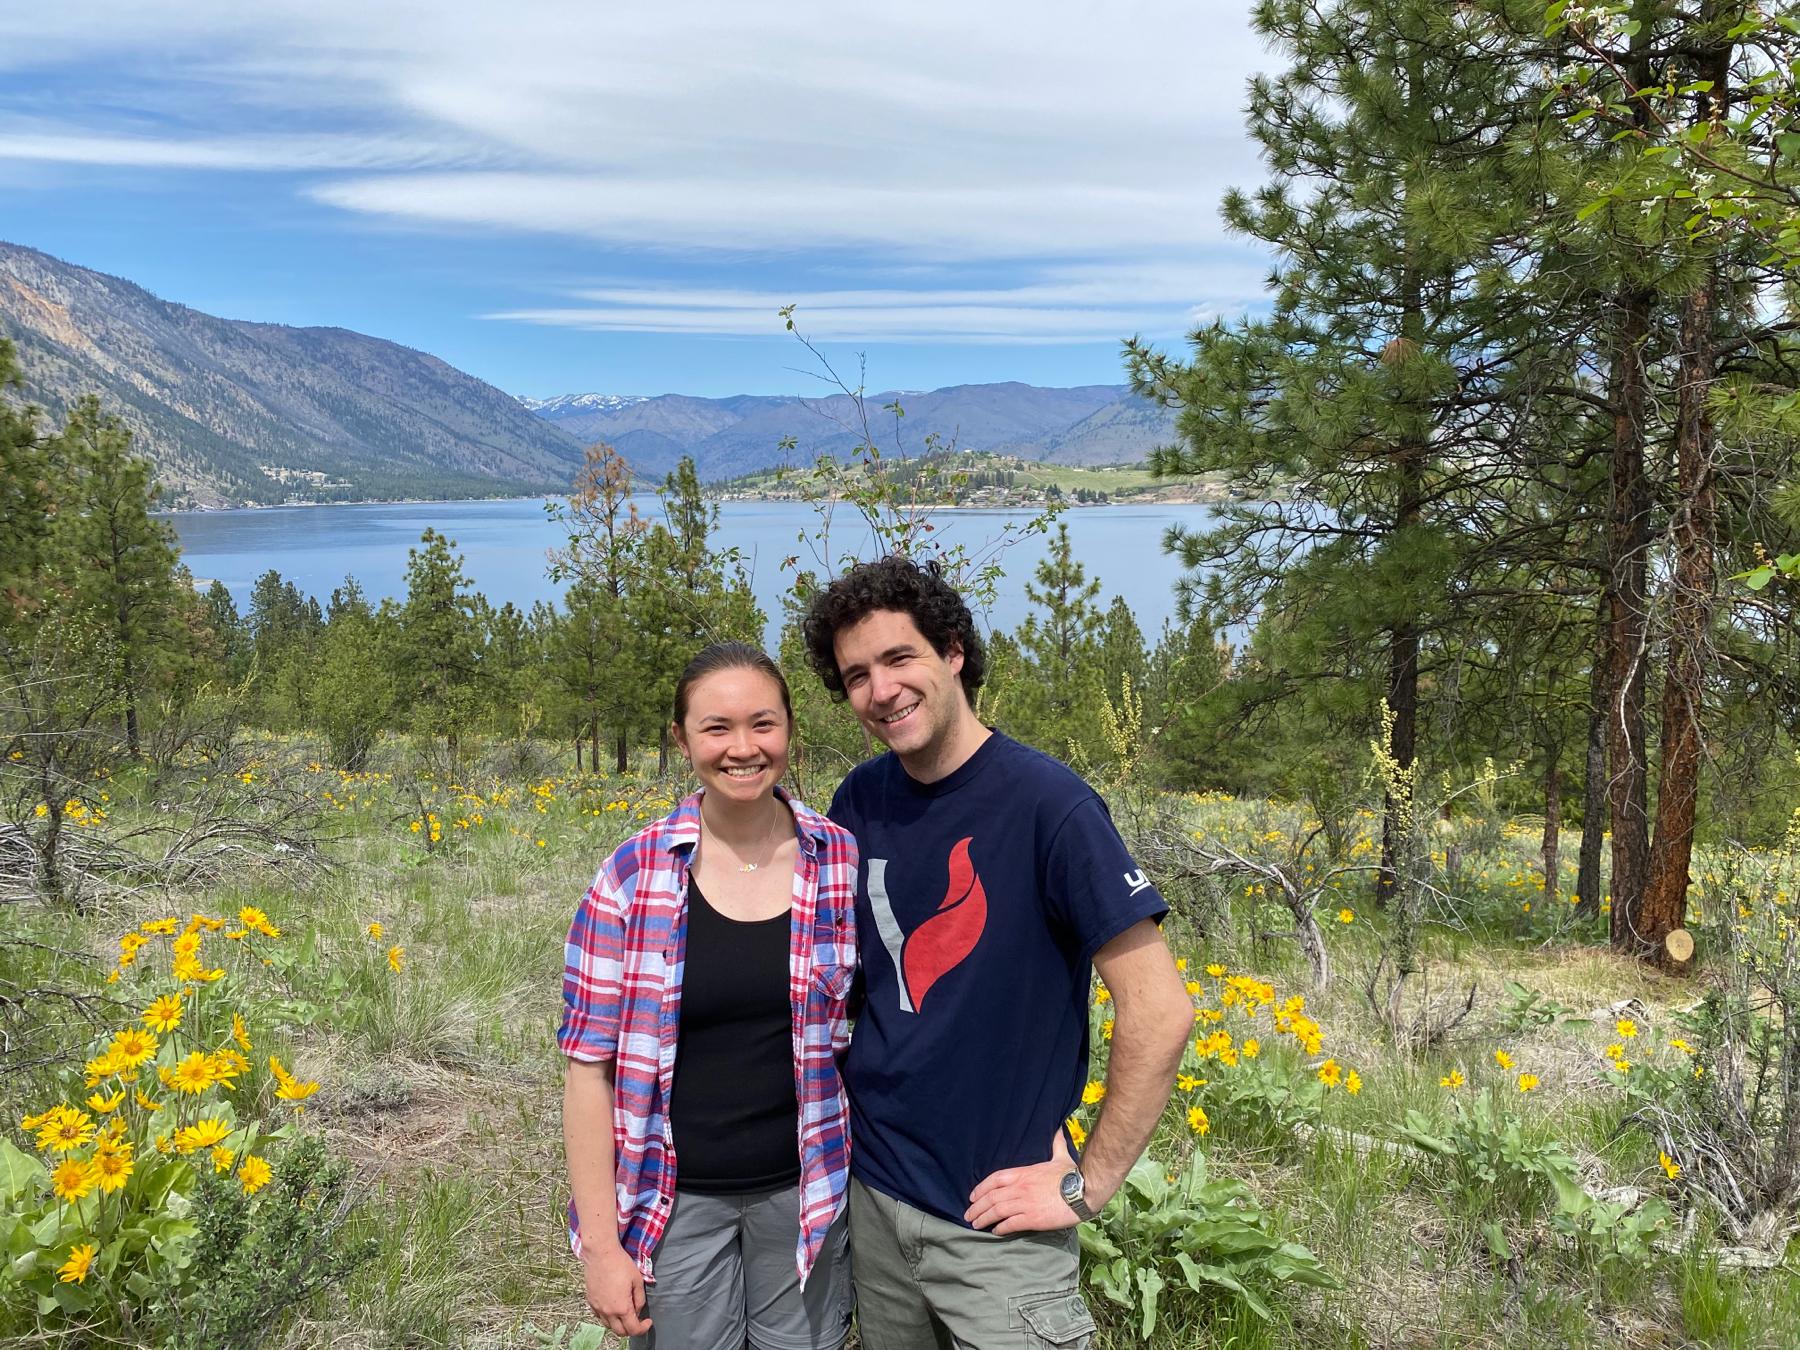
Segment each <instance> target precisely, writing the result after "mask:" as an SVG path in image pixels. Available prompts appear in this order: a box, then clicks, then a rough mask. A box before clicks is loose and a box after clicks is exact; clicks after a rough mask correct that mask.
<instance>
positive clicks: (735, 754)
mask: <svg viewBox="0 0 1800 1350" xmlns="http://www.w3.org/2000/svg"><path fill="white" fill-rule="evenodd" d="M789 730H790V728H789V726H788V716H787V711H786V709H785V708H784V707H783V706H782V702H781V686H780V685H778V684H776V683H775V681H774V680H772V679H770V678H769V676H768V675H766V674H764V673H763V672H762V671H760V670H753V669H751V668H749V667H747V666H738V667H733V668H731V669H727V670H715V671H714V672H713V673H712V674H710V675H703V676H701V677H700V678H699V679H698V680H696V681H694V683H693V685H692V686H691V687H690V688H689V689H688V706H687V717H686V718H685V719H684V720H683V721H682V722H681V723H680V724H679V725H677V726H676V727H675V728H674V731H675V743H676V744H677V745H678V746H680V748H681V753H682V754H684V755H686V756H687V757H688V761H689V763H691V764H692V765H693V766H694V773H695V775H696V776H697V777H698V778H699V779H700V786H701V787H703V788H705V789H706V791H708V792H709V793H717V794H718V795H719V796H720V797H723V798H726V799H728V800H731V801H740V802H750V801H755V800H756V799H757V798H758V797H763V796H767V795H768V794H769V793H771V792H773V791H774V790H775V784H776V783H778V782H780V781H781V776H782V775H783V774H785V773H786V772H787V766H788V732H789Z"/></svg>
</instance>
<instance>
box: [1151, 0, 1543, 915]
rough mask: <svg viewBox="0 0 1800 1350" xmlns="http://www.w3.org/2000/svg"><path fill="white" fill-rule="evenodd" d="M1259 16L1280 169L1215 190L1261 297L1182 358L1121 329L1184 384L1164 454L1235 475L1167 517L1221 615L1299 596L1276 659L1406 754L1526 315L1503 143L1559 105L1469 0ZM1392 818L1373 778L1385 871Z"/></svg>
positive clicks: (1271, 153)
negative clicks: (1213, 580)
mask: <svg viewBox="0 0 1800 1350" xmlns="http://www.w3.org/2000/svg"><path fill="white" fill-rule="evenodd" d="M1254 21H1255V25H1256V28H1257V31H1258V32H1259V34H1261V35H1262V36H1263V37H1264V39H1265V40H1266V41H1268V42H1269V43H1271V44H1272V45H1273V46H1275V47H1276V48H1277V49H1278V50H1280V51H1281V52H1282V53H1283V54H1284V55H1285V56H1286V58H1287V62H1288V65H1287V69H1286V70H1285V71H1283V72H1282V73H1281V74H1279V75H1274V76H1265V77H1259V78H1258V79H1256V80H1255V81H1253V83H1252V86H1251V91H1250V101H1249V128H1250V132H1251V135H1252V136H1253V137H1254V138H1255V139H1256V140H1257V141H1258V142H1259V143H1260V144H1261V146H1262V147H1263V151H1264V156H1265V158H1266V159H1267V161H1268V163H1269V165H1270V168H1271V180H1270V181H1269V182H1268V183H1267V184H1265V185H1264V186H1263V187H1261V188H1259V189H1257V190H1256V191H1255V192H1254V193H1242V192H1232V193H1230V194H1229V195H1228V196H1227V198H1226V201H1225V205H1224V214H1225V218H1226V221H1227V223H1228V224H1229V225H1230V226H1231V227H1232V228H1233V229H1234V230H1236V231H1237V232H1239V233H1241V234H1244V235H1247V236H1249V237H1250V238H1253V239H1257V240H1260V241H1262V242H1264V243H1266V244H1267V245H1269V246H1270V248H1271V249H1272V250H1273V251H1274V253H1275V255H1276V259H1277V261H1276V265H1275V272H1274V276H1273V282H1274V305H1273V311H1272V313H1271V314H1270V316H1269V317H1268V318H1267V319H1259V320H1254V321H1247V322H1244V323H1241V324H1238V325H1236V326H1227V325H1224V324H1217V325H1215V326H1213V327H1212V328H1210V329H1206V330H1203V331H1201V332H1199V333H1197V334H1196V335H1195V337H1194V340H1193V352H1192V356H1191V359H1190V360H1189V361H1188V362H1187V363H1185V364H1183V363H1177V362H1173V361H1171V360H1169V359H1168V358H1166V357H1164V356H1162V355H1161V354H1159V353H1157V352H1155V351H1153V350H1152V349H1150V348H1148V347H1147V346H1146V345H1145V344H1143V343H1141V342H1137V341H1135V340H1134V341H1133V342H1131V343H1130V344H1128V346H1127V356H1128V364H1129V367H1130V370H1131V373H1132V379H1133V383H1134V385H1135V387H1136V388H1137V389H1138V390H1139V391H1140V392H1144V393H1147V394H1150V395H1152V396H1153V397H1158V398H1160V399H1162V400H1163V401H1164V402H1166V403H1169V404H1172V405H1174V406H1177V407H1179V408H1180V409H1181V413H1180V416H1179V421H1178V429H1179V432H1180V435H1181V440H1182V443H1181V445H1179V446H1178V447H1176V448H1174V449H1172V450H1169V451H1166V452H1162V453H1159V455H1158V456H1157V458H1156V460H1155V461H1154V467H1155V468H1156V470H1157V471H1158V472H1159V473H1164V474H1194V473H1201V472H1221V473H1223V474H1224V475H1225V476H1226V479H1227V483H1228V485H1229V487H1230V488H1231V489H1232V490H1233V493H1232V495H1233V497H1234V498H1235V499H1236V500H1234V501H1232V502H1228V503H1227V504H1225V505H1224V506H1223V507H1222V508H1221V511H1220V518H1219V520H1218V524H1217V526H1216V528H1213V529H1211V530H1208V531H1206V532H1204V533H1200V534H1180V535H1178V536H1177V538H1176V540H1175V541H1174V542H1175V544H1176V549H1177V551H1178V552H1179V554H1180V555H1181V557H1182V559H1183V562H1184V563H1185V564H1186V565H1188V566H1189V567H1198V566H1201V565H1204V564H1208V563H1214V564H1217V567H1218V573H1217V574H1218V577H1219V582H1220V587H1219V594H1218V596H1217V597H1216V598H1217V599H1218V600H1219V601H1220V602H1221V608H1222V612H1223V613H1224V614H1225V615H1227V616H1229V617H1233V618H1245V617H1248V616H1249V615H1251V614H1252V613H1254V612H1255V610H1256V608H1257V607H1258V606H1260V605H1263V604H1275V605H1279V606H1280V607H1282V608H1283V609H1284V610H1286V611H1288V612H1289V613H1294V614H1299V615H1301V616H1303V618H1304V622H1303V623H1302V624H1299V625H1297V626H1295V627H1293V628H1288V629H1282V630H1277V631H1274V632H1272V633H1271V634H1270V637H1271V638H1272V639H1274V638H1279V639H1282V640H1283V641H1284V642H1285V644H1286V646H1287V650H1286V651H1285V652H1284V653H1282V654H1281V655H1280V658H1279V659H1281V660H1282V661H1283V663H1284V664H1289V665H1290V668H1291V669H1294V671H1295V673H1296V674H1298V675H1299V676H1300V677H1301V678H1302V680H1303V681H1313V680H1318V679H1333V680H1339V681H1348V682H1349V683H1350V685H1351V686H1352V687H1353V688H1355V690H1356V692H1357V697H1358V700H1359V701H1360V702H1362V703H1363V705H1364V707H1365V708H1367V709H1370V710H1373V708H1374V707H1375V706H1376V705H1377V704H1378V703H1379V702H1380V701H1382V700H1385V701H1386V703H1387V704H1388V706H1389V707H1390V708H1391V709H1392V710H1393V714H1394V718H1393V730H1392V737H1393V743H1392V745H1391V747H1390V749H1391V751H1392V753H1393V755H1394V757H1395V758H1396V760H1397V761H1398V762H1399V763H1400V764H1401V765H1402V766H1404V767H1409V768H1410V766H1411V765H1412V764H1413V762H1414V760H1415V758H1416V756H1417V754H1418V749H1419V746H1418V737H1419V728H1420V726H1421V724H1422V719H1421V714H1420V706H1421V700H1422V697H1425V696H1428V695H1429V694H1430V693H1432V692H1433V690H1434V689H1435V687H1436V676H1437V670H1438V668H1439V667H1440V666H1441V665H1443V664H1444V663H1445V662H1446V661H1448V660H1453V659H1454V656H1453V655H1452V652H1453V651H1454V649H1455V648H1456V647H1457V645H1458V640H1457V637H1456V634H1455V631H1454V629H1455V624H1456V618H1457V616H1456V606H1455V603H1454V601H1455V597H1454V590H1453V578H1454V577H1455V575H1456V573H1457V571H1458V569H1459V567H1460V566H1461V565H1462V562H1463V560H1464V557H1465V554H1466V549H1467V545H1468V541H1469V537H1470V536H1471V534H1474V533H1478V532H1479V531H1480V530H1481V528H1482V520H1483V517H1484V515H1486V514H1487V513H1488V510H1489V505H1490V503H1489V501H1488V500H1487V492H1486V491H1484V489H1483V486H1482V485H1483V484H1484V483H1486V482H1490V481H1491V464H1492V462H1493V459H1494V457H1495V456H1497V455H1499V454H1500V453H1502V452H1503V450H1504V445H1505V433H1506V422H1507V418H1506V413H1507V410H1508V407H1509V399H1510V396H1511V389H1510V387H1509V380H1508V378H1507V377H1508V374H1509V372H1510V370H1511V368H1512V367H1511V363H1510V360H1509V358H1510V357H1511V356H1512V355H1513V354H1514V352H1515V349H1516V348H1517V347H1518V346H1519V344H1518V343H1517V342H1516V340H1515V339H1516V334H1515V333H1514V331H1513V329H1514V327H1515V326H1516V325H1517V324H1518V323H1519V322H1521V321H1522V317H1521V312H1520V306H1519V305H1518V302H1517V298H1516V297H1515V296H1514V295H1513V294H1512V289H1513V285H1514V276H1513V272H1512V270H1510V269H1511V267H1512V265H1513V261H1514V254H1513V253H1512V252H1511V251H1510V247H1509V246H1511V245H1513V244H1516V242H1517V241H1518V240H1519V239H1520V238H1521V237H1522V236H1523V235H1524V234H1525V233H1526V232H1527V230H1528V227H1529V224H1530V222H1531V221H1532V219H1534V206H1535V204H1536V202H1537V199H1538V196H1539V190H1538V187H1537V184H1536V181H1535V179H1534V177H1533V175H1534V174H1535V173H1537V172H1538V169H1537V166H1536V163H1535V161H1534V159H1533V158H1532V157H1531V156H1530V155H1528V154H1523V153H1520V152H1519V145H1520V142H1521V141H1523V140H1528V139H1529V136H1530V134H1531V131H1532V128H1533V127H1535V126H1536V125H1537V124H1539V123H1541V122H1543V121H1546V120H1548V117H1549V115H1548V114H1546V113H1542V112H1540V111H1539V108H1538V104H1539V101H1540V99H1539V98H1538V97H1537V96H1534V95H1533V94H1532V93H1531V92H1530V91H1528V90H1526V89H1525V88H1523V87H1522V84H1521V80H1520V76H1519V59H1520V55H1521V54H1520V53H1519V52H1518V51H1517V49H1516V47H1515V45H1514V44H1513V41H1512V39H1511V37H1510V35H1509V32H1508V30H1507V28H1506V25H1505V24H1504V23H1503V22H1501V21H1499V19H1497V18H1496V16H1495V14H1494V13H1492V12H1490V11H1489V10H1488V9H1486V8H1485V7H1482V6H1460V7H1450V8H1446V7H1445V6H1443V5H1441V4H1438V3H1435V0H1340V3H1337V4H1333V5H1330V6H1325V7H1321V6H1318V5H1315V4H1312V3H1309V2H1308V0H1264V2H1263V3H1261V4H1259V5H1258V6H1257V7H1256V9H1255V20H1254ZM1523 313H1524V315H1527V316H1528V315H1529V313H1530V310H1529V307H1525V308H1524V310H1523ZM1528 349H1529V347H1528ZM1193 598H1195V597H1194V595H1193V593H1192V592H1190V599H1193ZM1299 661H1305V662H1306V664H1304V665H1298V666H1295V665H1293V664H1292V663H1295V662H1299ZM1294 687H1298V686H1297V685H1296V686H1294ZM1367 716H1368V714H1367V713H1365V717H1367ZM1371 729H1372V728H1371ZM1401 817H1402V812H1401V809H1400V806H1399V804H1398V803H1397V802H1395V801H1393V800H1389V802H1388V803H1387V811H1386V813H1385V820H1384V830H1383V837H1384V867H1383V869H1382V871H1381V874H1380V876H1381V882H1380V894H1381V895H1383V896H1385V895H1386V894H1387V893H1388V892H1389V891H1391V889H1392V888H1393V886H1394V885H1395V882H1396V871H1395V859H1396V853H1397V850H1398V849H1400V848H1401V846H1402V843H1403V839H1402V836H1403V830H1402V828H1401V825H1402V821H1401Z"/></svg>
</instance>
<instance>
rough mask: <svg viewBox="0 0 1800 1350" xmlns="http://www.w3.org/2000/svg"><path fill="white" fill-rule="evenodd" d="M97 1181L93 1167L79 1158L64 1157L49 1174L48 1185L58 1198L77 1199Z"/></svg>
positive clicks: (91, 1188)
mask: <svg viewBox="0 0 1800 1350" xmlns="http://www.w3.org/2000/svg"><path fill="white" fill-rule="evenodd" d="M98 1181H99V1178H98V1177H97V1176H95V1175H94V1169H93V1167H92V1166H90V1165H89V1164H88V1163H85V1162H83V1161H82V1160H81V1159H79V1158H64V1159H63V1160H62V1161H61V1162H59V1163H58V1164H57V1165H56V1170H55V1171H54V1172H52V1173H51V1174H50V1185H51V1187H52V1189H54V1190H55V1192H56V1198H57V1199H58V1200H65V1201H75V1200H79V1199H81V1198H82V1197H83V1196H84V1195H86V1194H87V1193H88V1192H89V1191H91V1190H93V1189H94V1186H95V1184H96V1183H97V1182H98Z"/></svg>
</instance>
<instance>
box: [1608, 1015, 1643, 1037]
mask: <svg viewBox="0 0 1800 1350" xmlns="http://www.w3.org/2000/svg"><path fill="white" fill-rule="evenodd" d="M1613 1030H1614V1031H1616V1032H1618V1033H1619V1039H1620V1040H1622V1041H1628V1040H1630V1039H1631V1038H1632V1037H1634V1036H1636V1035H1637V1034H1638V1027H1637V1023H1636V1022H1634V1021H1632V1020H1631V1019H1630V1018H1629V1017H1621V1018H1620V1019H1619V1020H1618V1021H1617V1022H1615V1023H1613Z"/></svg>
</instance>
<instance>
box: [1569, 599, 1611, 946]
mask: <svg viewBox="0 0 1800 1350" xmlns="http://www.w3.org/2000/svg"><path fill="white" fill-rule="evenodd" d="M1607 609H1608V604H1607V598H1606V596H1605V595H1604V594H1602V596H1601V597H1600V610H1599V616H1598V621H1597V623H1596V625H1595V630H1596V631H1595V636H1594V660H1593V665H1592V669H1591V671H1590V673H1589V677H1588V725H1587V761H1586V778H1585V779H1584V781H1583V782H1582V785H1581V857H1580V862H1579V863H1578V865H1577V868H1576V873H1575V894H1576V895H1578V896H1579V897H1581V901H1580V904H1578V905H1577V906H1576V909H1575V913H1576V916H1577V917H1578V918H1580V919H1581V920H1582V921H1583V922H1589V921H1592V919H1593V918H1594V917H1595V916H1596V915H1597V914H1599V913H1600V851H1601V848H1602V846H1603V845H1604V843H1605V837H1606V705H1607V701H1608V700H1607V692H1606V651H1607V647H1606V635H1607V631H1608V614H1607Z"/></svg>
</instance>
